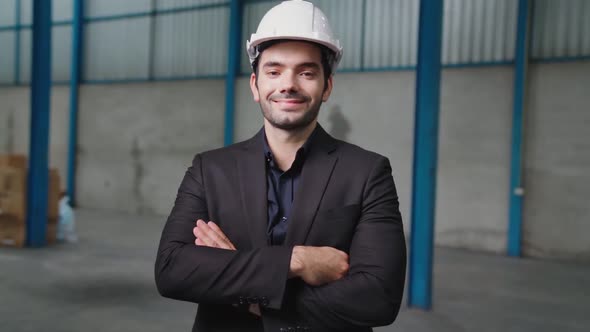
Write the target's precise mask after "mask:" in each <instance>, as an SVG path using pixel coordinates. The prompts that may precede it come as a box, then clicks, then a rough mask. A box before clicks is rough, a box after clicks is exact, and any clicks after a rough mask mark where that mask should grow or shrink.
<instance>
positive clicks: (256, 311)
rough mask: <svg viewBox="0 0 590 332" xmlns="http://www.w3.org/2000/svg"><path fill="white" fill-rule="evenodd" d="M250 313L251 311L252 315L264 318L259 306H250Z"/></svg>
mask: <svg viewBox="0 0 590 332" xmlns="http://www.w3.org/2000/svg"><path fill="white" fill-rule="evenodd" d="M248 311H250V313H252V314H254V315H256V316H258V317H260V316H262V315H261V313H260V307H259V306H258V304H250V308H249V310H248Z"/></svg>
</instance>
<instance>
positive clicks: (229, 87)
mask: <svg viewBox="0 0 590 332" xmlns="http://www.w3.org/2000/svg"><path fill="white" fill-rule="evenodd" d="M242 6H243V4H242V0H231V2H230V6H229V8H230V16H229V20H230V23H229V47H228V56H227V59H228V63H227V76H226V77H225V134H224V138H223V141H224V144H225V145H230V144H232V143H233V142H234V114H235V107H236V105H235V104H236V100H235V97H236V77H237V76H238V74H239V73H240V50H241V47H240V39H241V38H242V9H243V7H242Z"/></svg>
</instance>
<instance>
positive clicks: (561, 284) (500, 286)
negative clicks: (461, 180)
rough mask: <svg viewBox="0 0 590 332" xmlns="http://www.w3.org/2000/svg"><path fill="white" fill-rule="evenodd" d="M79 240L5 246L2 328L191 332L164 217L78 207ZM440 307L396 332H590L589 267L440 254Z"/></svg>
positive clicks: (0, 269) (0, 283) (386, 330)
mask: <svg viewBox="0 0 590 332" xmlns="http://www.w3.org/2000/svg"><path fill="white" fill-rule="evenodd" d="M77 218H78V220H77V222H78V225H77V226H78V234H79V237H80V243H78V244H75V245H56V246H52V247H49V248H45V249H18V250H17V249H5V248H0V331H7V332H24V331H41V330H42V331H45V332H53V331H55V332H58V331H59V332H69V331H97V332H101V331H105V332H106V331H126V332H133V331H141V332H150V331H190V328H191V324H192V320H193V316H194V312H195V309H196V305H194V304H191V303H183V302H178V301H172V300H168V299H164V298H161V297H160V296H159V295H158V294H157V292H156V289H155V285H154V281H153V263H154V258H155V253H156V246H157V242H158V238H159V235H160V231H161V228H162V226H163V223H164V218H161V217H151V216H150V217H148V216H132V215H121V214H113V213H105V212H98V211H87V210H81V211H78V215H77ZM434 271H435V282H434V289H435V294H434V298H433V302H434V309H433V311H431V312H423V311H420V310H414V309H408V308H403V309H402V311H401V312H400V314H399V317H398V320H397V321H396V322H395V323H394V324H393V325H392V326H388V327H382V328H378V329H376V332H391V331H412V332H427V331H438V332H447V331H482V332H483V331H490V332H492V331H493V332H497V331H519V332H520V331H523V332H525V331H535V332H543V331H560V332H561V331H588V330H590V315H589V313H590V311H589V310H590V309H589V308H590V266H589V265H580V264H574V263H559V262H546V261H536V260H528V259H510V258H506V257H499V256H494V255H485V254H479V253H471V252H465V251H459V250H452V249H443V248H437V250H436V264H435V267H434Z"/></svg>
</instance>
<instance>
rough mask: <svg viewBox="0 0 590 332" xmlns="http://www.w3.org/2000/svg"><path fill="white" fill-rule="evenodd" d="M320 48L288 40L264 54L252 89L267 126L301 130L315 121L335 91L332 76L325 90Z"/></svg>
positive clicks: (252, 83) (251, 83)
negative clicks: (323, 104)
mask: <svg viewBox="0 0 590 332" xmlns="http://www.w3.org/2000/svg"><path fill="white" fill-rule="evenodd" d="M321 59H322V55H321V51H320V48H319V47H318V46H316V45H313V44H311V43H307V42H299V41H288V42H282V43H279V44H276V45H273V46H271V47H269V48H267V49H266V50H264V51H263V52H262V54H261V55H260V59H259V62H258V77H256V74H252V76H251V77H250V88H251V89H252V95H253V96H254V100H255V101H256V102H257V103H259V104H260V108H261V110H262V114H263V115H264V120H265V123H266V124H269V125H272V126H273V127H276V128H279V129H283V130H298V129H303V128H306V127H307V126H309V125H310V124H312V123H314V122H315V121H316V118H317V116H318V113H319V111H320V106H321V105H322V102H323V101H327V100H328V97H329V96H330V93H331V92H332V77H330V78H329V79H328V81H327V82H328V83H327V86H326V87H324V84H325V83H324V82H325V81H324V71H323V68H322V63H321Z"/></svg>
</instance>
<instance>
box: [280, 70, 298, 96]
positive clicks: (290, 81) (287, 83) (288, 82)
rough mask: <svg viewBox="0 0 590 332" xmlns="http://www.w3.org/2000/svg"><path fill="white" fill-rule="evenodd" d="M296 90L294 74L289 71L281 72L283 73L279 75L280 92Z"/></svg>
mask: <svg viewBox="0 0 590 332" xmlns="http://www.w3.org/2000/svg"><path fill="white" fill-rule="evenodd" d="M298 90H299V89H298V86H297V79H296V77H295V75H294V74H292V73H290V72H285V73H283V75H281V85H280V91H281V93H290V92H297V91H298Z"/></svg>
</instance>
